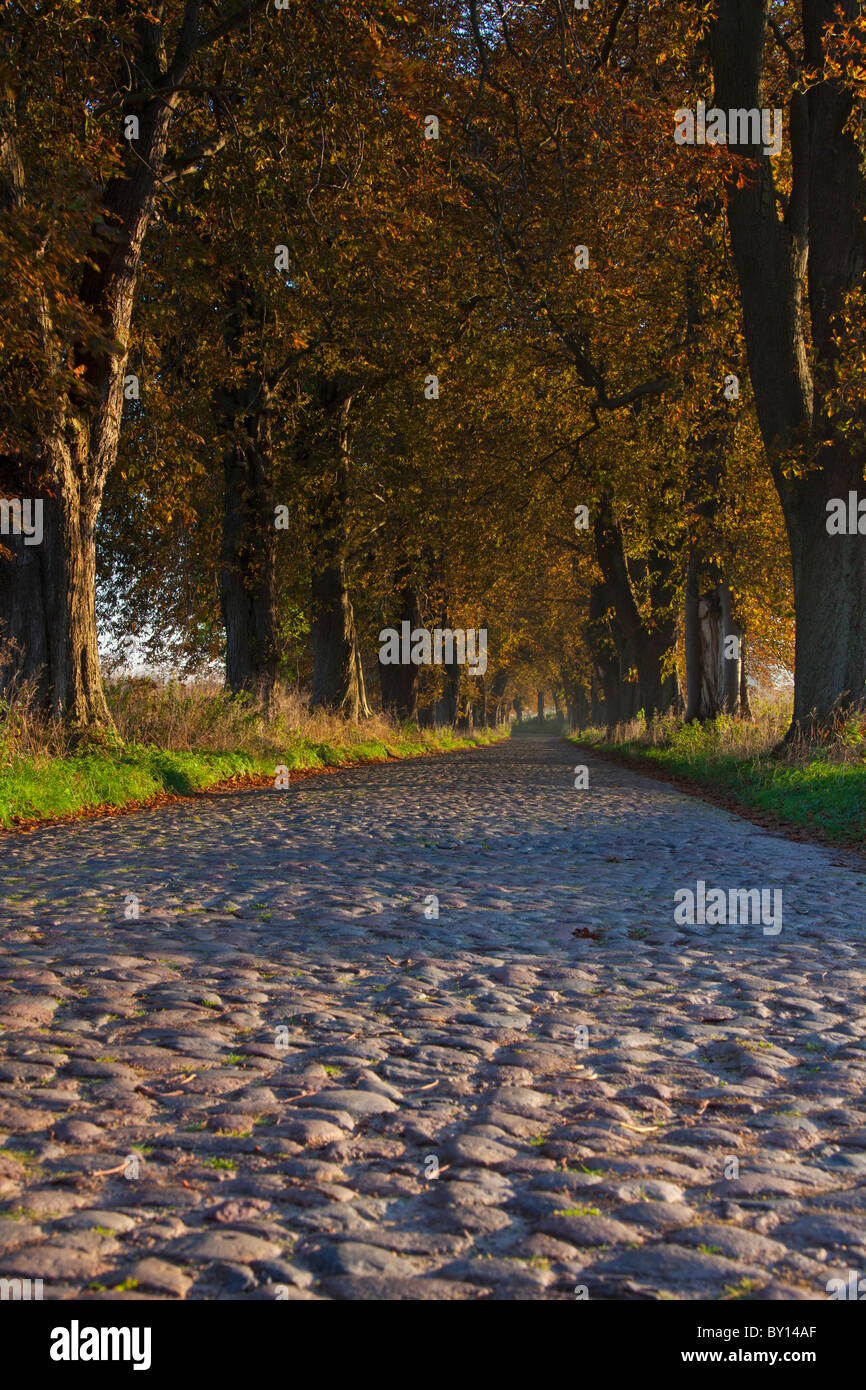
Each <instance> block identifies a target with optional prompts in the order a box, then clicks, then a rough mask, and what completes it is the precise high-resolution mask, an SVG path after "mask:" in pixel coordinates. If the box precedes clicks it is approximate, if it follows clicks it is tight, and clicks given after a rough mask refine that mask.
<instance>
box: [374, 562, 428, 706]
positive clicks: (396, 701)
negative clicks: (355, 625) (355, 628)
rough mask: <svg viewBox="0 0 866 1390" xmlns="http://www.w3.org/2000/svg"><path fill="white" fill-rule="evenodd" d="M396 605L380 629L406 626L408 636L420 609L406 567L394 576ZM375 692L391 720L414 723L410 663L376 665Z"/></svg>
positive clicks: (414, 694)
mask: <svg viewBox="0 0 866 1390" xmlns="http://www.w3.org/2000/svg"><path fill="white" fill-rule="evenodd" d="M395 587H396V591H397V597H398V605H397V609H396V613H395V614H394V617H393V621H383V623H382V626H383V627H395V628H396V629H397V631H398V632H400V630H401V627H400V625H401V623H404V622H407V623H408V624H409V630H410V632H411V631H413V630H414V629H415V628H418V627H420V626H421V609H420V606H419V604H418V596H417V594H416V593H415V589H414V587H413V585H412V583H411V579H410V576H409V570H408V565H407V564H406V563H405V562H404V563H401V565H400V567H399V570H398V573H397V575H396V584H395ZM377 664H378V667H379V689H380V691H381V695H382V709H383V710H384V711H385V713H386V714H390V715H392V716H393V718H394V719H397V720H400V721H402V720H404V719H414V718H415V716H416V714H417V712H418V675H419V671H418V667H417V666H416V665H415V664H414V662H411V661H410V662H407V663H406V665H405V666H404V665H402V664H397V663H395V664H393V665H385V664H384V663H383V662H381V661H380V662H378V663H377Z"/></svg>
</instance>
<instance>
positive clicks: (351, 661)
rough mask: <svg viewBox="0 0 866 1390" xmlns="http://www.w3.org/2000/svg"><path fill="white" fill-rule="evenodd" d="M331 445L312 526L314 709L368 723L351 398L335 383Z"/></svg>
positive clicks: (325, 395)
mask: <svg viewBox="0 0 866 1390" xmlns="http://www.w3.org/2000/svg"><path fill="white" fill-rule="evenodd" d="M321 399H322V404H323V405H324V406H325V409H326V430H325V439H326V440H327V439H328V437H329V436H330V438H331V442H332V445H333V450H334V453H335V457H334V458H333V459H332V460H331V462H330V466H328V465H327V464H326V466H325V470H324V473H323V476H322V478H321V479H320V482H319V484H318V486H317V489H316V495H315V499H314V516H313V519H312V525H311V537H310V540H311V546H310V549H311V587H312V621H311V624H310V627H311V634H312V644H313V690H312V697H311V701H310V705H311V708H313V709H316V708H323V709H330V710H338V711H340V712H341V713H343V714H345V715H347V716H348V717H349V718H350V719H353V720H358V719H361V718H368V717H369V715H370V707H369V705H368V704H367V694H366V687H365V681H364V669H363V666H362V664H361V654H360V651H359V649H358V639H357V634H356V631H355V614H354V611H353V608H352V601H351V599H350V597H349V589H348V584H347V580H346V554H347V550H348V523H347V508H348V488H349V411H350V409H351V405H352V397H351V396H350V395H346V396H343V397H342V399H341V398H340V397H339V393H338V391H337V386H336V383H335V382H328V383H326V384H325V385H324V387H323V391H322V397H321Z"/></svg>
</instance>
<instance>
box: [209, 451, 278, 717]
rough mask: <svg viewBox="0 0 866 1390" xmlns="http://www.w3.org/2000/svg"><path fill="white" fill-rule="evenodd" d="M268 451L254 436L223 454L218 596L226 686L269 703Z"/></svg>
mask: <svg viewBox="0 0 866 1390" xmlns="http://www.w3.org/2000/svg"><path fill="white" fill-rule="evenodd" d="M270 463H271V460H270V451H269V449H267V448H265V449H262V448H261V446H260V444H256V443H254V442H253V441H251V442H250V444H249V446H247V447H233V448H231V449H228V450H226V453H225V455H224V457H223V471H224V474H225V504H224V513H223V545H222V563H221V566H220V601H221V606H222V616H223V624H224V626H225V632H226V686H227V687H228V689H229V690H231V691H232V693H233V694H238V693H239V692H240V691H249V692H251V693H252V694H254V695H255V696H256V697H257V698H258V699H260V700H261V701H262V702H263V703H264V704H265V705H268V704H270V702H271V700H272V697H273V693H274V688H275V686H276V682H277V676H278V673H279V650H278V640H277V610H276V598H275V591H274V571H275V560H276V555H275V549H276V533H275V530H274V511H275V508H274V490H273V478H272V473H271V466H270Z"/></svg>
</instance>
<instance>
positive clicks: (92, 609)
mask: <svg viewBox="0 0 866 1390" xmlns="http://www.w3.org/2000/svg"><path fill="white" fill-rule="evenodd" d="M79 441H80V437H79ZM48 448H49V452H50V454H51V455H52V456H53V457H52V462H51V465H50V467H49V469H48V473H49V477H50V478H51V479H52V480H53V482H52V486H51V488H50V490H46V491H43V490H42V489H41V488H39V487H38V486H34V485H33V483H32V482H28V481H27V479H26V476H25V478H24V479H22V478H19V479H18V482H17V488H16V489H15V491H23V492H24V494H25V495H26V496H27V497H28V499H30V500H32V501H33V502H34V503H36V502H38V503H40V504H41V507H42V539H41V542H40V543H39V544H34V545H28V544H26V543H25V542H26V540H27V537H26V536H25V535H23V534H19V535H17V536H16V535H10V536H8V537H4V539H3V545H4V547H5V549H6V550H8V551H9V552H11V558H0V643H2V644H3V645H2V646H0V685H2V688H3V689H4V690H11V689H12V688H18V689H21V688H22V687H24V686H27V687H29V688H30V689H31V690H32V691H33V695H34V699H35V703H36V704H37V705H38V706H39V707H41V708H42V709H44V710H46V711H47V712H49V713H50V714H51V715H52V716H53V717H55V718H62V719H65V720H66V721H67V722H68V723H69V724H70V725H72V726H73V727H75V728H77V729H79V730H80V731H82V732H84V731H87V730H93V731H95V730H98V729H100V728H105V729H111V728H112V719H111V715H110V714H109V712H108V706H107V704H106V702H105V693H104V691H103V687H102V677H101V674H100V670H99V658H98V654H97V635H96V605H95V576H96V543H95V531H96V517H97V513H98V503H97V501H96V500H95V499H94V498H93V497H92V496H87V495H86V490H84V489H82V484H81V479H82V475H84V476H86V473H87V467H86V464H85V465H82V463H81V460H80V459H75V458H74V457H73V456H72V453H71V450H70V448H69V446H68V445H66V444H64V443H62V442H61V441H59V440H53V441H50V442H49V445H48ZM34 472H35V470H34ZM34 472H31V473H30V478H31V479H33V478H34ZM58 481H59V483H60V486H59V487H58V486H57V484H58ZM22 483H23V487H22ZM83 490H84V491H85V496H82V491H83ZM9 491H12V489H9ZM52 494H53V495H52ZM6 495H8V492H7V494H6Z"/></svg>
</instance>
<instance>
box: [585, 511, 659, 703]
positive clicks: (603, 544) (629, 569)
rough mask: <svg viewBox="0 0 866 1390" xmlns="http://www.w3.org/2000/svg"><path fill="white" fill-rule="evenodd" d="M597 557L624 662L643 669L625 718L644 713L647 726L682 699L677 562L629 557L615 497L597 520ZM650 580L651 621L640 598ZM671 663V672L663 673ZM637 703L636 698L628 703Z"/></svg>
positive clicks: (655, 557)
mask: <svg viewBox="0 0 866 1390" xmlns="http://www.w3.org/2000/svg"><path fill="white" fill-rule="evenodd" d="M593 533H594V537H595V548H596V555H597V558H598V563H599V568H600V569H601V572H602V574H603V575H604V579H605V595H606V600H607V603H608V605H609V607H610V608H611V609H612V610H613V612H614V613H615V615H616V620H617V626H618V629H619V632H620V634H621V639H620V640H619V646H620V660H621V664H622V665H623V667H624V670H630V669H631V668H632V666H633V667H634V668H635V669H636V671H637V677H638V679H637V695H636V703H635V705H634V708H633V710H631V709H630V712H629V713H628V714H624V717H625V718H632V717H634V715H636V714H637V713H638V710H641V709H642V710H643V711H644V716H645V718H646V722H647V724H649V723H651V721H652V720H653V719H654V717H655V716H656V714H658V713H661V712H662V711H663V710H664V709H667V708H669V707H670V705H671V703H678V701H679V681H678V679H677V677H676V673H675V672H674V671H672V670H671V669H670V668H671V660H672V653H673V649H674V646H675V643H676V626H677V624H676V614H675V589H674V583H673V571H674V566H673V562H672V560H671V558H670V557H669V556H668V555H667V554H665V553H662V552H661V551H659V550H653V551H652V552H651V554H650V556H649V559H648V561H646V562H645V563H644V564H640V563H638V562H634V561H631V562H630V561H629V559H628V557H627V555H626V552H625V543H624V539H623V534H622V529H621V527H620V526H619V525H618V524H617V523H616V522H615V521H614V518H613V509H612V507H611V504H610V501H609V500H608V499H606V498H602V500H601V503H600V505H599V507H598V508H597V511H596V516H595V520H594V523H593ZM641 579H646V580H648V582H649V591H650V606H651V609H652V617H651V620H649V621H648V620H646V619H645V618H644V616H643V614H642V612H641V609H640V607H639V606H638V602H637V599H636V597H635V584H636V583H639V582H640V580H641ZM665 667H668V668H669V669H668V671H667V673H666V674H663V672H664V671H665ZM627 704H628V706H629V707H630V706H631V700H630V698H629V699H628V701H627Z"/></svg>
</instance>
